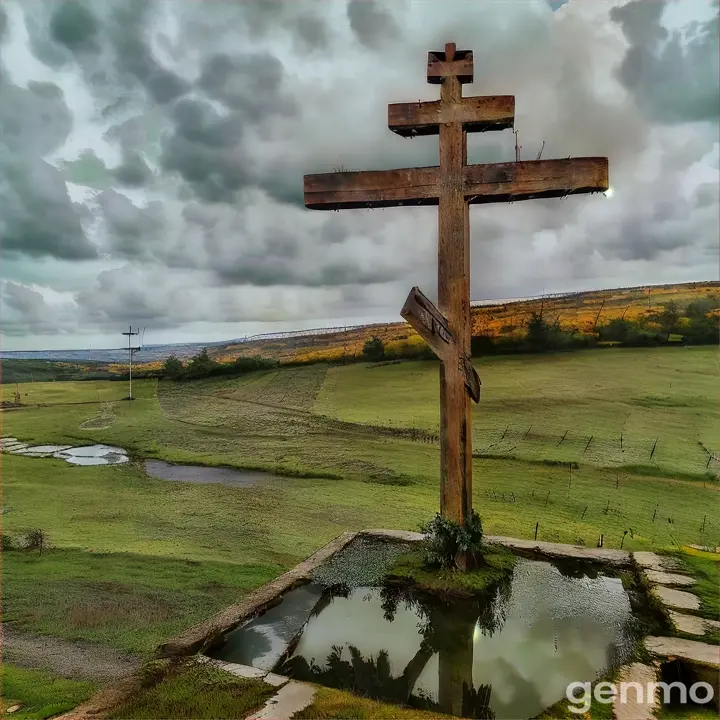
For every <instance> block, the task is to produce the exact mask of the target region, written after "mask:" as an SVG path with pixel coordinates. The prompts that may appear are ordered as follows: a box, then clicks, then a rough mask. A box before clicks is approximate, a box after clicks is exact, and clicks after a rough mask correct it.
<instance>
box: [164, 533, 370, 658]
mask: <svg viewBox="0 0 720 720" xmlns="http://www.w3.org/2000/svg"><path fill="white" fill-rule="evenodd" d="M357 536H358V533H355V532H346V533H343V534H342V535H339V536H338V537H336V538H335V539H334V540H332V541H331V542H329V543H328V544H327V545H325V546H324V547H322V548H320V550H318V551H317V552H316V553H314V554H313V555H311V556H310V557H309V558H307V560H303V561H302V562H301V563H300V564H299V565H296V566H295V567H294V568H293V569H292V570H288V572H286V573H283V574H282V575H280V577H277V578H275V580H271V581H270V582H269V583H266V584H265V585H263V586H261V587H259V588H258V589H257V590H254V591H253V592H251V593H250V594H249V595H248V596H247V597H245V598H244V599H243V600H242V602H239V603H237V604H236V605H230V607H227V608H225V609H224V610H220V612H218V613H215V615H213V616H211V617H209V618H208V619H207V620H203V621H201V622H199V623H197V624H196V625H192V626H191V627H189V628H188V629H187V630H184V631H183V632H182V633H180V635H177V636H176V637H174V638H172V639H171V640H168V641H167V642H166V643H163V644H162V645H160V646H159V647H158V648H157V649H156V650H155V655H154V657H156V658H167V657H174V656H178V655H195V654H197V653H199V652H202V651H203V650H205V649H206V648H207V647H208V646H209V645H211V644H212V643H213V642H214V641H215V640H218V639H220V638H221V637H222V636H223V635H225V633H227V632H229V631H230V630H232V629H234V628H236V627H237V626H238V625H239V624H240V623H241V622H243V621H244V620H248V619H250V618H252V617H255V616H257V615H261V614H262V613H263V612H265V611H266V610H268V609H269V608H271V607H273V606H274V605H277V603H278V602H280V600H281V598H282V596H283V595H284V594H285V593H286V592H288V591H289V590H292V589H293V588H296V587H298V586H299V585H302V584H304V583H306V582H308V581H309V580H310V578H311V577H312V572H313V570H315V569H316V568H317V567H319V566H320V565H322V564H323V563H324V562H326V561H327V560H328V559H330V558H331V557H332V556H333V555H335V554H336V553H337V552H339V551H340V550H342V549H343V548H344V547H346V546H347V545H348V544H349V543H350V542H351V541H352V540H354V539H355V538H356V537H357Z"/></svg>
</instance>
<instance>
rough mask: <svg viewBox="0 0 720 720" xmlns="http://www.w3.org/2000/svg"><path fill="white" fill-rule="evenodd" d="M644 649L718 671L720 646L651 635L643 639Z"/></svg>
mask: <svg viewBox="0 0 720 720" xmlns="http://www.w3.org/2000/svg"><path fill="white" fill-rule="evenodd" d="M645 647H646V648H647V649H648V650H649V651H650V652H651V653H653V654H655V655H660V656H661V657H667V658H681V659H683V660H687V661H689V662H695V663H699V664H701V665H708V666H710V667H712V668H717V669H720V645H708V644H707V643H704V642H699V641H698V640H685V639H684V638H677V637H654V636H652V635H651V636H649V637H646V638H645Z"/></svg>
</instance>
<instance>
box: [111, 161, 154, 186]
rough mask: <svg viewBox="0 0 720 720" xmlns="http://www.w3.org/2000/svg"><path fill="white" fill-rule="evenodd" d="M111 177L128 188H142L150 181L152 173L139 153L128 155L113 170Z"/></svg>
mask: <svg viewBox="0 0 720 720" xmlns="http://www.w3.org/2000/svg"><path fill="white" fill-rule="evenodd" d="M113 176H114V177H115V179H116V180H117V181H118V182H119V183H120V184H121V185H125V186H128V187H143V186H145V185H147V184H148V183H149V182H150V180H151V179H152V171H151V170H150V168H149V167H148V166H147V163H146V162H145V161H144V160H143V159H142V157H140V154H139V153H132V152H131V153H128V154H127V155H125V156H124V157H123V161H122V164H121V165H118V167H116V168H114V169H113Z"/></svg>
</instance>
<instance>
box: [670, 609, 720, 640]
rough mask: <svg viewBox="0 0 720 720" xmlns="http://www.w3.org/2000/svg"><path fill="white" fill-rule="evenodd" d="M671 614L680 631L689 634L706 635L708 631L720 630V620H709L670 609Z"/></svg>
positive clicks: (671, 618)
mask: <svg viewBox="0 0 720 720" xmlns="http://www.w3.org/2000/svg"><path fill="white" fill-rule="evenodd" d="M669 615H670V620H672V623H673V625H674V626H675V627H676V628H677V629H678V630H679V631H680V632H684V633H687V634H688V635H704V634H705V633H706V632H710V631H720V620H707V619H705V618H701V617H698V616H697V615H688V614H686V613H680V612H676V611H675V610H670V611H669Z"/></svg>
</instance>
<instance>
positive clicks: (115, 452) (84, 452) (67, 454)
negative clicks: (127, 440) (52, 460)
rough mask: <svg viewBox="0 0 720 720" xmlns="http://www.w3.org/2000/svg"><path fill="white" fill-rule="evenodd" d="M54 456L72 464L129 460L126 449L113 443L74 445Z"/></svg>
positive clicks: (115, 462)
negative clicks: (114, 445)
mask: <svg viewBox="0 0 720 720" xmlns="http://www.w3.org/2000/svg"><path fill="white" fill-rule="evenodd" d="M54 457H56V458H61V459H62V460H65V461H66V462H69V463H70V464H72V465H120V464H121V463H126V462H128V459H129V458H128V456H127V455H126V453H125V450H123V449H122V448H119V447H113V446H112V445H85V446H83V447H73V448H68V449H67V450H61V451H60V452H57V453H55V455H54Z"/></svg>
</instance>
